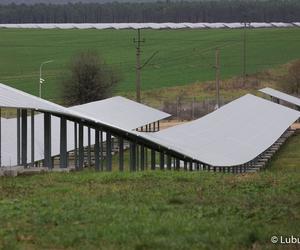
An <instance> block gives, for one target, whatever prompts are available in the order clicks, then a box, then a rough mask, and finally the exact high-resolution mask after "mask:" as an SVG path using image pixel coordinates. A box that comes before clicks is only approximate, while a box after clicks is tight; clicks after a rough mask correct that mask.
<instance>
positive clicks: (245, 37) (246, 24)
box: [243, 21, 249, 85]
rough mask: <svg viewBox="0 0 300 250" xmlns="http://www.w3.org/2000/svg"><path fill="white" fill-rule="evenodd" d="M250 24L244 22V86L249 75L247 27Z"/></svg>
mask: <svg viewBox="0 0 300 250" xmlns="http://www.w3.org/2000/svg"><path fill="white" fill-rule="evenodd" d="M248 24H249V23H247V22H246V21H245V22H244V28H243V30H244V31H243V84H244V85H245V84H246V74H247V26H248Z"/></svg>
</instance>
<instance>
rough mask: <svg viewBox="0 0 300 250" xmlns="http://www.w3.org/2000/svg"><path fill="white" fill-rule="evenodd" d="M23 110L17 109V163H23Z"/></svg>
mask: <svg viewBox="0 0 300 250" xmlns="http://www.w3.org/2000/svg"><path fill="white" fill-rule="evenodd" d="M20 117H21V112H20V109H17V164H18V165H21V133H20V128H21V119H20Z"/></svg>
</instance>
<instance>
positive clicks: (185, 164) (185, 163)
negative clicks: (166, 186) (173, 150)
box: [184, 161, 187, 171]
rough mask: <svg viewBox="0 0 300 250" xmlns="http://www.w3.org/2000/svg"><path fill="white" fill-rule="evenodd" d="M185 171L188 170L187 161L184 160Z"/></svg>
mask: <svg viewBox="0 0 300 250" xmlns="http://www.w3.org/2000/svg"><path fill="white" fill-rule="evenodd" d="M184 171H187V161H184Z"/></svg>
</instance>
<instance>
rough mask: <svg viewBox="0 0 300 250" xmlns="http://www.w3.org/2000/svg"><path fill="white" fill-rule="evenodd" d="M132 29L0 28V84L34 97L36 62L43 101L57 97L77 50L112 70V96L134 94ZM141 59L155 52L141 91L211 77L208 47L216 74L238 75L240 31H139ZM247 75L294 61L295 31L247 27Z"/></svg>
mask: <svg viewBox="0 0 300 250" xmlns="http://www.w3.org/2000/svg"><path fill="white" fill-rule="evenodd" d="M135 35H136V31H134V30H17V29H0V82H2V83H7V84H10V85H12V86H15V87H17V88H19V89H22V90H25V91H28V92H30V93H33V94H37V91H38V70H39V65H40V63H41V62H43V61H46V60H49V59H53V60H55V61H54V62H53V63H51V64H48V65H46V66H45V68H44V71H43V72H44V75H43V77H44V78H45V79H46V84H45V86H44V93H45V97H46V98H51V99H59V95H60V79H61V77H62V75H64V74H65V70H66V65H67V62H68V61H69V60H70V57H71V56H72V55H73V54H74V53H76V52H79V51H82V50H85V49H92V50H97V51H99V52H100V53H101V54H102V55H103V57H104V58H105V59H106V61H107V62H108V63H110V64H113V65H114V66H116V67H118V68H119V69H120V71H121V72H122V74H123V81H122V83H121V84H120V85H119V87H118V89H117V90H116V91H117V92H120V91H122V92H123V91H132V90H134V80H135V47H134V44H133V37H134V36H135ZM142 35H143V37H144V38H145V39H146V43H145V44H143V49H142V51H143V59H144V60H146V59H147V58H148V57H150V56H151V55H152V53H153V52H155V51H159V53H158V54H157V56H156V57H155V58H154V59H153V61H152V62H151V63H150V64H149V65H147V66H146V67H145V68H144V69H143V73H142V87H143V89H144V90H147V89H156V88H160V87H168V86H177V85H185V84H189V83H193V82H196V81H205V80H212V79H213V78H214V70H213V68H212V65H213V63H214V49H215V47H220V49H221V66H222V68H221V76H222V78H223V79H224V78H229V77H231V76H235V75H240V74H241V72H242V61H243V60H242V55H243V53H242V52H243V43H242V37H243V31H242V30H239V29H237V30H230V29H218V30H143V31H142ZM247 37H248V38H247V40H248V42H247V48H248V49H247V72H248V73H253V72H256V71H260V70H263V69H267V68H274V67H276V66H277V65H280V64H284V63H287V62H289V61H291V60H294V59H296V58H300V46H299V41H300V29H298V28H290V29H256V30H254V29H252V30H249V31H248V34H247Z"/></svg>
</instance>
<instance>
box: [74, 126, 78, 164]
mask: <svg viewBox="0 0 300 250" xmlns="http://www.w3.org/2000/svg"><path fill="white" fill-rule="evenodd" d="M77 129H78V126H77V122H74V164H75V169H78V155H77V148H78V132H77Z"/></svg>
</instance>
